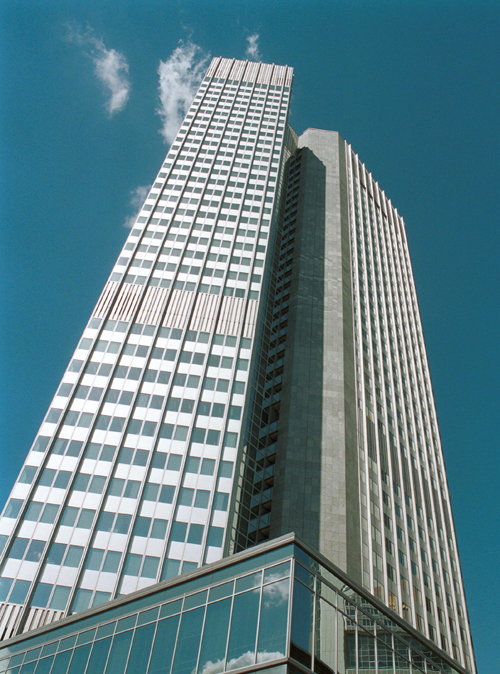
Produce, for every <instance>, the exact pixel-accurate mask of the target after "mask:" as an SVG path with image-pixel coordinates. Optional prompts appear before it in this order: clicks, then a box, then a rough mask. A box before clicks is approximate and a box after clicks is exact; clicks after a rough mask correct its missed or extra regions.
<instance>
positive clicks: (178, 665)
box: [172, 606, 205, 674]
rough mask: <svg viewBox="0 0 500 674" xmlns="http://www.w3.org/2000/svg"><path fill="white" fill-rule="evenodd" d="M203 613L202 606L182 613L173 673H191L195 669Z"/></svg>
mask: <svg viewBox="0 0 500 674" xmlns="http://www.w3.org/2000/svg"><path fill="white" fill-rule="evenodd" d="M204 615H205V607H204V606H200V608H195V609H194V611H187V613H183V614H182V619H181V626H180V629H179V638H178V640H177V648H176V650H175V659H174V666H173V669H172V672H173V674H191V672H192V671H193V670H194V669H195V667H196V662H197V660H198V651H199V649H200V640H201V629H202V627H203V617H204Z"/></svg>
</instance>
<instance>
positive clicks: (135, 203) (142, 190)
mask: <svg viewBox="0 0 500 674" xmlns="http://www.w3.org/2000/svg"><path fill="white" fill-rule="evenodd" d="M150 189H151V185H139V187H136V188H135V189H133V190H132V191H131V192H130V200H129V204H130V208H131V210H132V211H133V215H131V216H129V217H128V218H127V219H126V220H125V222H124V223H123V226H124V227H127V228H128V229H131V228H132V227H133V226H134V224H135V221H136V220H137V216H138V215H139V211H140V210H141V208H142V204H143V203H144V201H145V200H146V197H147V195H148V194H149V190H150Z"/></svg>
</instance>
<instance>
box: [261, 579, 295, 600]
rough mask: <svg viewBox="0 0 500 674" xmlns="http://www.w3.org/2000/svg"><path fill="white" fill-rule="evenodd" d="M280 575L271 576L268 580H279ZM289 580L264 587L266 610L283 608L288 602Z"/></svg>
mask: <svg viewBox="0 0 500 674" xmlns="http://www.w3.org/2000/svg"><path fill="white" fill-rule="evenodd" d="M279 577H280V576H279V574H271V575H270V576H269V577H268V580H277V579H278V578H279ZM289 585H290V583H289V582H288V579H286V580H282V581H281V582H279V583H272V584H271V585H264V596H263V599H262V601H263V602H264V606H265V607H266V608H271V607H276V606H281V605H282V604H284V603H285V602H287V601H288V594H289Z"/></svg>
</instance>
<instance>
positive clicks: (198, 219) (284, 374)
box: [0, 58, 474, 674]
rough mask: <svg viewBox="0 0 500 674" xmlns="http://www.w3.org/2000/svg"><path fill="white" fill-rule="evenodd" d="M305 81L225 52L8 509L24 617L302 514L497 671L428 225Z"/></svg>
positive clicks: (338, 552) (53, 615)
mask: <svg viewBox="0 0 500 674" xmlns="http://www.w3.org/2000/svg"><path fill="white" fill-rule="evenodd" d="M291 85H292V70H291V68H288V67H283V66H271V65H265V64H257V63H248V62H243V61H234V60H231V59H219V58H217V59H214V60H213V61H212V64H211V65H210V67H209V69H208V72H207V74H206V77H205V78H204V80H203V82H202V83H201V86H200V88H199V91H198V93H197V95H196V97H195V98H194V101H193V103H192V105H191V107H190V109H189V112H188V114H187V116H186V118H185V121H184V123H183V124H182V126H181V128H180V130H179V133H178V135H177V138H176V140H175V141H174V143H173V145H172V147H171V148H170V151H169V153H168V155H167V158H166V160H165V163H164V164H163V166H162V168H161V170H160V172H159V174H158V176H157V178H156V180H155V182H154V184H153V186H152V188H151V191H150V194H149V195H148V197H147V199H146V201H145V203H144V206H143V208H142V210H141V212H140V213H139V215H138V218H137V222H136V224H135V226H134V227H133V229H132V231H131V232H130V234H129V236H128V239H127V242H126V243H125V246H124V248H123V251H122V253H121V255H120V257H119V259H118V261H117V263H116V265H115V267H114V269H113V271H112V273H111V276H110V278H109V281H108V283H107V284H106V286H105V288H104V290H103V292H102V294H101V297H100V298H99V300H98V302H97V305H96V308H95V310H94V312H93V315H92V317H91V319H90V321H89V323H88V325H87V327H86V329H85V331H84V334H83V336H82V339H81V341H80V343H79V344H78V346H77V349H76V351H75V354H74V357H73V359H72V360H71V362H70V364H69V366H68V369H67V371H66V373H65V375H64V377H63V380H62V383H61V385H60V387H59V389H58V391H57V392H56V395H55V397H54V400H53V402H52V404H51V406H50V409H49V411H48V413H47V416H46V417H45V420H44V422H43V423H42V426H41V428H40V432H39V434H38V436H37V438H36V440H35V443H34V445H33V447H32V449H31V451H30V453H29V455H28V458H27V459H26V462H25V465H24V467H23V469H22V471H21V474H20V476H19V479H18V481H17V483H16V485H15V486H14V489H13V491H12V494H11V497H10V499H9V501H8V503H7V505H6V508H5V510H4V513H3V516H2V518H1V520H0V542H1V545H2V548H3V553H2V557H1V559H0V565H1V566H0V601H2V602H3V604H2V605H1V608H0V629H1V634H0V637H2V638H9V637H12V636H14V635H16V634H17V635H19V634H22V633H24V632H26V631H29V630H32V629H35V628H37V627H39V626H43V625H48V624H50V623H52V622H53V621H56V620H60V619H62V618H63V617H64V616H67V615H72V614H75V613H79V612H81V611H85V610H87V609H96V607H98V606H100V605H102V604H103V603H105V602H108V601H110V600H113V599H115V598H118V597H123V596H125V595H128V594H129V593H133V592H135V591H137V590H143V591H146V590H145V588H148V587H151V588H153V586H154V587H156V584H157V583H161V581H168V580H169V579H171V582H174V581H175V578H176V577H177V576H178V575H179V574H185V573H186V572H194V571H195V569H199V568H201V567H203V566H204V565H207V564H210V563H211V562H217V560H221V559H222V558H225V557H228V556H231V555H233V554H235V553H239V552H241V551H244V550H246V549H247V548H250V547H252V546H254V545H256V544H259V543H264V545H266V543H265V541H267V540H268V539H275V538H279V537H281V536H283V535H286V534H290V533H291V532H294V533H295V534H296V536H297V539H298V541H301V542H302V544H304V545H305V546H306V547H307V549H308V550H311V551H312V553H311V554H317V555H319V556H320V557H318V559H320V558H321V559H324V560H328V563H332V564H333V565H334V566H335V568H336V569H337V570H338V573H339V574H340V576H341V577H342V578H344V580H345V582H352V583H354V585H355V586H356V587H359V588H364V589H363V590H362V591H363V592H366V593H367V594H365V595H364V596H365V597H366V602H367V604H366V605H367V606H372V604H371V603H370V602H371V599H370V597H371V598H373V597H375V599H373V601H374V602H375V604H374V605H376V606H379V607H380V606H384V605H385V606H387V607H389V608H390V609H392V611H394V612H395V614H394V615H399V616H400V617H401V618H403V619H404V621H406V622H405V623H404V624H405V625H408V629H409V630H410V631H411V629H412V628H413V630H414V632H412V634H417V635H418V634H421V635H423V637H425V638H426V639H428V640H429V641H428V643H429V644H437V646H438V647H439V649H442V651H443V652H444V653H448V654H449V656H450V657H451V659H450V660H449V662H452V661H454V662H455V663H459V664H461V665H463V666H464V667H466V669H467V670H468V671H474V663H473V655H472V646H471V639H470V631H469V626H468V619H467V612H466V606H465V600H464V590H463V585H462V579H461V573H460V565H459V559H458V554H457V545H456V540H455V532H454V527H453V521H452V514H451V509H450V502H449V495H448V488H447V484H446V477H445V471H444V464H443V457H442V450H441V444H440V439H439V433H438V429H437V419H436V412H435V408H434V401H433V396H432V389H431V383H430V377H429V370H428V365H427V359H426V354H425V347H424V341H423V335H422V328H421V323H420V316H419V311H418V305H417V299H416V294H415V288H414V283H413V276H412V272H411V264H410V258H409V253H408V246H407V242H406V235H405V229H404V223H403V220H402V218H401V217H400V215H399V214H398V213H397V211H396V209H395V208H394V207H393V206H392V204H391V202H390V200H388V199H387V197H386V196H385V193H384V192H383V191H382V190H381V189H380V188H379V186H378V183H376V182H375V181H374V180H373V178H372V176H371V174H370V173H368V171H367V170H366V168H365V166H364V165H363V164H362V163H361V162H360V160H359V159H358V157H357V155H356V154H355V153H354V152H353V150H352V149H351V146H350V145H348V144H347V143H346V142H345V141H344V140H343V139H342V138H341V137H340V136H339V134H337V133H335V132H331V131H320V130H314V129H309V130H307V131H306V132H305V133H304V134H302V136H300V137H298V136H297V135H296V134H295V133H294V131H293V130H292V129H291V128H290V127H289V126H288V122H287V117H288V110H289V103H290V92H291ZM321 556H322V557H321ZM237 558H238V557H237ZM325 563H327V562H326V561H325ZM342 574H344V575H343V576H342ZM340 576H339V577H340ZM172 579H174V580H172ZM318 582H319V581H318ZM264 583H265V580H264ZM318 587H319V586H317V587H316V591H317V592H319V590H318ZM346 587H347V585H346ZM153 589H154V588H153ZM153 589H152V590H151V591H153ZM311 589H312V588H311ZM263 592H264V595H265V589H264V590H263ZM264 595H263V596H264ZM123 601H125V600H123ZM235 601H236V600H235ZM294 601H295V600H294ZM319 601H320V600H319V599H318V600H317V602H319ZM264 605H265V603H264V604H263V606H264ZM318 606H319V603H318ZM96 610H97V609H96ZM359 610H362V607H361V608H360V609H359ZM373 610H375V609H373ZM368 613H369V612H368ZM207 615H208V614H207ZM347 615H350V614H348V613H347ZM351 617H352V616H351ZM262 620H263V618H262ZM318 620H319V619H318ZM348 622H349V621H348ZM346 624H347V623H346ZM349 624H350V623H349ZM325 625H327V623H325V622H324V623H323V624H322V626H321V627H319V622H318V623H317V629H318V630H319V632H318V635H320V636H321V635H323V631H324V630H325ZM410 626H412V628H411V627H410ZM345 629H346V630H347V631H348V629H350V627H349V626H348V627H346V628H345ZM402 629H403V631H404V628H402ZM318 635H317V636H316V639H317V642H316V646H317V647H318V648H319V646H318V644H319V643H320V641H321V639H323V641H322V643H324V640H325V637H324V636H321V639H320V636H318ZM179 638H180V637H179ZM259 638H260V637H259ZM346 638H347V637H346ZM394 638H396V637H394ZM412 638H414V637H412ZM356 639H357V641H355V643H361V641H362V637H361V636H359V635H358V637H356ZM254 640H255V639H254ZM417 640H418V639H417ZM299 641H300V639H299ZM292 642H293V628H292ZM424 642H425V643H427V641H425V639H424ZM424 642H423V643H424ZM200 643H201V642H200ZM229 643H231V642H229ZM349 643H350V642H349ZM352 643H354V642H352ZM299 646H300V645H297V644H296V645H295V646H294V648H295V650H294V651H293V653H295V656H296V658H295V659H298V661H300V662H302V664H303V665H304V664H306V665H307V663H306V661H305V660H304V657H305V658H306V659H307V657H311V656H307V655H306V656H302V655H297V654H300V653H306V654H307V653H308V652H309V651H308V650H307V648H308V647H307V646H300V647H299ZM229 648H230V646H229ZM311 648H313V647H312V646H311ZM332 648H333V646H332ZM335 648H336V649H337V651H339V649H340V646H339V645H338V644H337V646H335ZM393 648H394V649H395V648H396V647H395V646H394V647H393ZM330 650H331V649H330ZM396 650H397V649H396ZM396 650H395V651H394V652H396ZM276 652H278V651H277V650H276ZM374 652H375V651H374ZM295 656H293V654H292V656H291V657H295ZM37 657H38V656H37ZM200 657H201V656H200ZM223 657H224V656H223ZM314 657H316V658H317V659H316V660H315V662H326V661H327V660H328V658H327V656H325V657H323V655H322V656H321V658H320V657H319V656H314ZM336 657H338V656H336ZM391 657H392V656H391ZM394 657H395V656H394ZM415 657H416V656H415ZM419 657H420V656H419ZM422 657H424V656H422ZM436 657H437V656H436ZM301 658H302V660H301ZM325 658H326V659H325ZM343 658H345V662H346V663H347V659H348V655H345V656H343ZM233 660H234V658H233ZM236 660H237V659H236ZM268 660H269V658H268ZM229 661H230V660H229V655H227V658H226V665H227V663H228V662H229ZM2 662H3V661H2V660H1V652H0V671H3V670H2V669H1V666H2ZM253 662H259V659H258V657H257V661H255V660H254V661H253ZM391 662H392V661H391ZM395 662H396V661H394V663H395ZM411 662H412V663H413V666H414V669H413V670H412V671H430V670H428V669H427V670H426V669H425V667H424V666H423V665H419V666H421V667H422V670H418V669H417V660H416V659H414V660H411ZM247 664H248V663H247ZM6 666H7V665H6ZM11 666H12V663H11ZM238 666H243V665H241V663H240V664H239V665H235V666H233V667H227V666H226V669H228V668H229V669H231V668H232V669H235V668H237V667H238ZM308 666H311V667H312V665H308ZM315 666H316V665H315ZM318 666H319V665H317V666H316V670H315V671H317V672H319V674H322V672H323V670H322V669H321V667H320V669H318V668H317V667H318ZM336 666H337V667H338V669H339V671H340V665H339V664H338V663H337V665H336ZM357 666H358V669H359V667H360V666H361V665H360V664H359V663H358V665H357ZM378 666H379V667H381V665H380V659H379V663H378ZM391 666H392V665H391ZM396 666H397V664H394V667H396ZM447 666H449V665H447ZM346 667H347V664H346ZM457 667H458V665H457ZM174 669H175V667H174ZM400 669H401V671H403V669H404V667H403V666H400ZM26 671H28V670H26ZM29 671H31V670H29ZM37 671H38V670H37ZM54 671H55V670H54ZM75 671H76V670H75ZM78 671H80V670H78ZM82 671H83V670H82ZM89 671H90V670H89ZM151 671H153V670H151ZM155 671H156V670H155ZM158 671H159V670H158ZM162 671H163V670H162ZM165 671H166V670H165ZM179 671H181V670H179ZM190 671H191V670H190ZM203 671H205V670H203ZM213 671H221V670H220V669H216V670H213ZM345 671H351V670H349V668H348V667H347V669H346V670H345ZM352 671H355V670H352ZM367 671H375V669H369V668H368V669H367ZM398 671H399V670H398ZM405 671H406V670H405ZM408 671H409V670H408ZM438 671H452V669H449V670H448V669H443V670H440V669H438ZM457 671H462V670H460V669H459V668H458V669H457Z"/></svg>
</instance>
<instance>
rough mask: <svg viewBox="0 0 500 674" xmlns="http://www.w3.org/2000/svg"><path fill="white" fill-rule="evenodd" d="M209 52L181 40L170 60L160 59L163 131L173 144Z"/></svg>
mask: <svg viewBox="0 0 500 674" xmlns="http://www.w3.org/2000/svg"><path fill="white" fill-rule="evenodd" d="M208 58H209V55H208V54H205V53H204V52H203V50H202V49H201V48H200V47H198V45H195V44H193V43H192V42H187V43H186V44H184V43H183V42H182V41H181V42H180V44H179V46H178V47H177V49H175V50H174V51H173V53H172V55H171V56H170V58H168V59H167V60H166V61H160V65H159V67H158V75H159V77H160V85H159V93H160V107H159V108H158V110H157V112H158V114H159V115H160V117H161V118H162V120H163V126H162V129H161V134H162V135H163V137H164V138H165V140H166V142H167V143H168V144H170V143H172V141H173V140H174V138H175V136H176V134H177V131H178V130H179V127H180V125H181V123H182V120H183V119H184V116H185V114H186V112H187V110H188V108H189V106H190V104H191V101H192V100H193V98H194V95H195V93H196V90H197V89H198V86H199V84H200V82H201V80H202V78H203V75H204V74H205V70H206V67H207V61H208Z"/></svg>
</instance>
